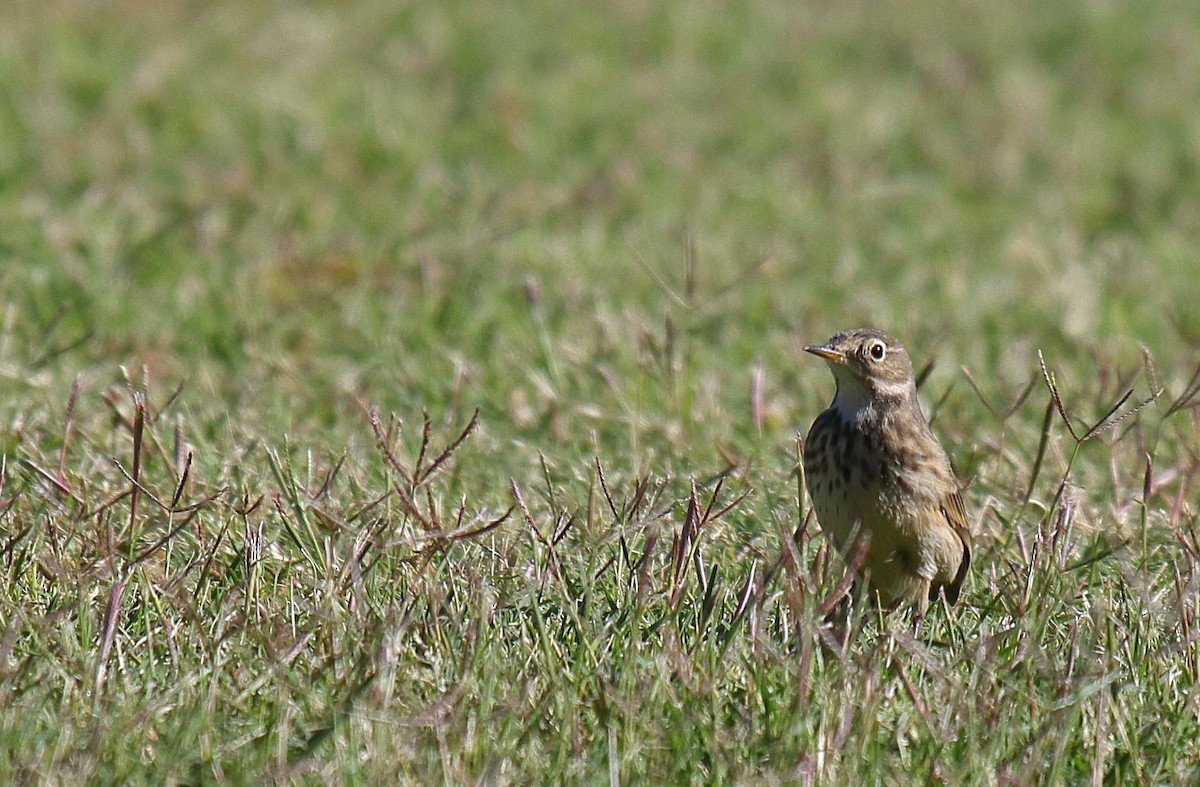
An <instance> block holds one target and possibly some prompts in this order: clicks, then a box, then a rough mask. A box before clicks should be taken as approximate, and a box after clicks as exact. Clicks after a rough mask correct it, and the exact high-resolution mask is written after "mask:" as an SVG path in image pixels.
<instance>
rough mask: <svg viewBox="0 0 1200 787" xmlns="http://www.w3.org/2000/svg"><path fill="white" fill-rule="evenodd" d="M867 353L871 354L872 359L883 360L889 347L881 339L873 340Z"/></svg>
mask: <svg viewBox="0 0 1200 787" xmlns="http://www.w3.org/2000/svg"><path fill="white" fill-rule="evenodd" d="M867 353H869V354H870V356H871V360H872V361H882V360H883V356H885V355H887V347H885V346H884V345H883V342H880V341H875V342H871V346H870V347H868V348H867Z"/></svg>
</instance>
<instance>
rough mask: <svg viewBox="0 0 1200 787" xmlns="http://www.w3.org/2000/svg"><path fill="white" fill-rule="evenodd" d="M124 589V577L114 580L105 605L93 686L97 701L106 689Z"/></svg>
mask: <svg viewBox="0 0 1200 787" xmlns="http://www.w3.org/2000/svg"><path fill="white" fill-rule="evenodd" d="M124 591H125V581H124V580H123V579H117V580H114V581H113V584H112V588H111V589H110V590H109V592H108V603H107V604H106V605H105V607H104V623H103V626H102V628H101V634H100V653H99V655H98V656H97V657H96V673H95V680H94V682H93V686H92V689H93V691H94V693H95V700H96V702H99V701H100V696H101V694H102V692H103V689H104V679H105V676H106V675H107V674H108V656H109V653H111V652H112V646H113V641H114V640H115V639H116V635H117V619H118V617H119V616H120V611H121V594H122V593H123V592H124Z"/></svg>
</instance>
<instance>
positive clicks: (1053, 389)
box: [1038, 350, 1080, 443]
mask: <svg viewBox="0 0 1200 787" xmlns="http://www.w3.org/2000/svg"><path fill="white" fill-rule="evenodd" d="M1038 365H1039V366H1040V367H1041V369H1042V379H1043V380H1045V381H1046V387H1047V388H1049V389H1050V401H1051V402H1053V403H1054V407H1055V409H1056V410H1058V414H1059V415H1060V416H1061V417H1062V420H1063V423H1064V424H1066V425H1067V431H1068V432H1070V433H1071V437H1073V438H1075V442H1076V443H1078V442H1080V439H1079V435H1078V434H1076V433H1075V427H1074V426H1072V425H1071V419H1070V417H1068V416H1067V408H1066V407H1065V406H1064V405H1063V401H1062V397H1060V396H1059V395H1058V385H1057V384H1056V383H1055V381H1054V375H1053V374H1052V373H1051V372H1050V370H1049V369H1047V368H1046V359H1045V358H1044V357H1043V356H1042V351H1041V350H1038Z"/></svg>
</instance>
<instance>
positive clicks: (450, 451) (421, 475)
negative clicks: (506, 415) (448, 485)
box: [413, 407, 479, 483]
mask: <svg viewBox="0 0 1200 787" xmlns="http://www.w3.org/2000/svg"><path fill="white" fill-rule="evenodd" d="M425 420H426V429H425V433H426V437H428V431H429V430H428V422H429V419H428V416H426V419H425ZM477 426H479V408H478V407H476V408H475V412H474V413H472V414H471V420H470V421H468V422H467V425H466V426H465V427H463V430H462V432H461V433H460V434H459V435H458V437H456V438H454V442H452V443H450V445H448V446H446V448H445V450H443V451H442V452H441V453H440V454H438V456H437V458H436V459H434V460H433V462H431V463H430V465H429V467H428V468H426V469H425V470H424V471H421V469H420V462H419V461H418V463H417V465H415V467H414V472H413V478H414V479H415V483H424V482H425V481H427V480H429V478H430V476H432V475H433V474H434V473H436V472H437V471H438V470H439V469H440V468H441V467H442V465H444V464H445V463H446V462H447V461H449V459H450V457H451V456H453V455H454V452H455V451H457V450H458V448H459V446H461V445H462V444H463V441H464V440H466V439H467V438H468V437H470V436H471V433H472V432H474V431H475V428H476V427H477ZM426 442H427V439H422V441H421V452H422V456H424V451H425V444H426Z"/></svg>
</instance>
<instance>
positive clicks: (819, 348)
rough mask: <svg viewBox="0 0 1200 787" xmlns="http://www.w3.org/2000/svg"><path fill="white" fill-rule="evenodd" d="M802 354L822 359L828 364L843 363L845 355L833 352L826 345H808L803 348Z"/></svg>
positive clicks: (838, 351)
mask: <svg viewBox="0 0 1200 787" xmlns="http://www.w3.org/2000/svg"><path fill="white" fill-rule="evenodd" d="M804 352H806V353H812V354H813V355H815V356H817V357H818V358H824V359H825V360H827V361H829V362H830V363H845V362H846V354H845V353H844V352H842V351H841V350H835V349H833V348H832V347H830V346H829V345H828V344H810V345H809V346H807V347H805V348H804Z"/></svg>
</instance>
